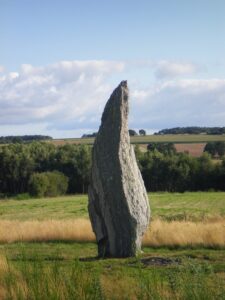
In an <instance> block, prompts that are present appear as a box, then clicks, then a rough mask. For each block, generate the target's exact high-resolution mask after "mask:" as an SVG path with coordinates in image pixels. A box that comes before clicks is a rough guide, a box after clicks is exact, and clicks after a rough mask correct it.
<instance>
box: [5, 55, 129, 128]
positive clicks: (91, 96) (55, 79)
mask: <svg viewBox="0 0 225 300" xmlns="http://www.w3.org/2000/svg"><path fill="white" fill-rule="evenodd" d="M123 69H124V63H123V62H113V61H62V62H59V63H56V64H53V65H49V66H46V67H33V66H31V65H22V66H21V70H20V72H18V73H15V72H14V73H9V74H7V75H4V76H2V77H0V107H1V110H0V124H2V125H5V124H26V123H28V122H33V123H35V122H47V123H48V124H49V127H51V128H68V129H69V127H73V128H74V127H75V128H76V127H77V126H78V125H79V124H80V123H82V122H83V123H84V124H85V122H87V123H90V122H91V121H90V120H92V122H93V123H95V119H94V118H93V116H95V115H98V114H99V113H100V112H101V109H102V106H103V105H104V101H105V99H106V97H108V96H109V94H110V92H111V86H110V85H109V84H108V83H107V80H105V78H107V79H108V78H109V77H110V75H111V74H113V73H114V72H115V73H118V72H121V71H122V70H123Z"/></svg>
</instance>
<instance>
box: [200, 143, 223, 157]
mask: <svg viewBox="0 0 225 300" xmlns="http://www.w3.org/2000/svg"><path fill="white" fill-rule="evenodd" d="M204 152H208V153H209V154H211V155H212V156H213V157H215V156H216V155H218V156H219V157H223V156H224V154H225V142H222V141H220V142H208V143H207V144H206V145H205V148H204Z"/></svg>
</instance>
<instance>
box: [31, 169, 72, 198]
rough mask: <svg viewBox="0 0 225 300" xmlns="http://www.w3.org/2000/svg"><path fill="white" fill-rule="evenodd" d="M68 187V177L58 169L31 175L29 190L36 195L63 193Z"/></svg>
mask: <svg viewBox="0 0 225 300" xmlns="http://www.w3.org/2000/svg"><path fill="white" fill-rule="evenodd" d="M67 188H68V178H67V177H66V176H65V175H64V174H63V173H60V172H58V171H54V172H43V173H34V174H32V175H31V177H30V182H29V192H30V194H31V195H32V196H35V197H44V196H47V197H54V196H58V195H63V194H65V193H66V191H67Z"/></svg>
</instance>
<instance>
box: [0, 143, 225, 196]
mask: <svg viewBox="0 0 225 300" xmlns="http://www.w3.org/2000/svg"><path fill="white" fill-rule="evenodd" d="M135 153H136V157H137V161H138V164H139V167H140V170H141V173H142V177H143V180H144V182H145V186H146V189H147V190H148V191H170V192H184V191H200V190H202V191H205V190H210V189H214V190H223V191H225V159H223V160H222V162H221V163H217V164H215V163H214V162H213V160H212V159H211V156H210V154H208V153H204V154H203V155H202V156H201V157H199V158H195V157H191V156H190V155H189V154H187V153H176V151H175V149H174V147H172V146H171V145H170V146H169V148H168V149H166V148H165V147H162V146H161V148H160V147H158V148H157V147H155V146H154V147H151V146H149V147H148V150H147V151H146V152H144V153H143V152H141V151H140V148H139V147H138V146H135ZM90 168H91V146H88V145H68V144H67V145H63V146H55V145H53V144H50V143H44V142H32V143H30V144H9V145H5V146H2V147H0V194H1V195H0V196H1V197H3V196H5V195H7V196H10V195H16V194H22V193H30V194H31V195H34V196H35V195H36V196H54V195H58V194H63V193H69V194H72V193H87V190H88V184H89V174H90Z"/></svg>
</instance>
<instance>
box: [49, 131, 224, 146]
mask: <svg viewBox="0 0 225 300" xmlns="http://www.w3.org/2000/svg"><path fill="white" fill-rule="evenodd" d="M212 141H225V135H206V134H165V135H146V136H133V137H131V143H132V144H148V143H150V142H173V143H207V142H212ZM48 142H50V143H53V144H55V145H64V144H88V145H91V144H93V142H94V138H84V139H82V138H74V139H73V138H70V139H54V140H49V141H48Z"/></svg>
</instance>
